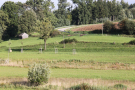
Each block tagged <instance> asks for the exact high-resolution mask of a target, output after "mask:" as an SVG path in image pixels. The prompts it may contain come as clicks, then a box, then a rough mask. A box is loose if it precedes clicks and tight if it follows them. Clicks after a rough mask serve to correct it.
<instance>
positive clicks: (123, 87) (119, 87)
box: [114, 84, 127, 90]
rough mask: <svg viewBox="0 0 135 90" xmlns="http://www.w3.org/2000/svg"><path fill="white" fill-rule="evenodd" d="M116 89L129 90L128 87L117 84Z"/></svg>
mask: <svg viewBox="0 0 135 90" xmlns="http://www.w3.org/2000/svg"><path fill="white" fill-rule="evenodd" d="M114 88H116V89H124V90H125V89H127V86H125V85H123V84H116V85H114Z"/></svg>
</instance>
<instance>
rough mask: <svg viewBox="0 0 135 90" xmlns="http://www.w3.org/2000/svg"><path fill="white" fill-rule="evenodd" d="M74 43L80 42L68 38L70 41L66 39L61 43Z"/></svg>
mask: <svg viewBox="0 0 135 90" xmlns="http://www.w3.org/2000/svg"><path fill="white" fill-rule="evenodd" d="M72 42H78V41H77V40H76V39H75V38H73V39H70V38H68V39H64V40H63V41H61V42H60V43H61V44H62V43H72Z"/></svg>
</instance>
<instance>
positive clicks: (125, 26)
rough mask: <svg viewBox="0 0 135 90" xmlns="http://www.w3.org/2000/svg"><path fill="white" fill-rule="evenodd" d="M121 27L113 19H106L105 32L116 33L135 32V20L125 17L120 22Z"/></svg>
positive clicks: (129, 33) (131, 33)
mask: <svg viewBox="0 0 135 90" xmlns="http://www.w3.org/2000/svg"><path fill="white" fill-rule="evenodd" d="M118 27H119V28H116V24H115V23H113V22H111V21H106V22H105V23H104V32H105V33H110V34H112V33H114V34H128V35H133V34H135V22H134V21H133V20H129V19H123V20H122V21H120V22H119V24H118Z"/></svg>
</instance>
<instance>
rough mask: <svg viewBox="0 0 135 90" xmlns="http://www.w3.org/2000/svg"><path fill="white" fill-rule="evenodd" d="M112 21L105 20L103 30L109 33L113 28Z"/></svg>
mask: <svg viewBox="0 0 135 90" xmlns="http://www.w3.org/2000/svg"><path fill="white" fill-rule="evenodd" d="M113 26H114V25H113V23H112V22H111V21H106V22H105V23H104V32H106V33H109V32H110V31H111V30H112V28H113Z"/></svg>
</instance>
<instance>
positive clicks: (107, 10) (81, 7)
mask: <svg viewBox="0 0 135 90" xmlns="http://www.w3.org/2000/svg"><path fill="white" fill-rule="evenodd" d="M72 2H73V5H71V4H70V3H68V2H67V0H58V9H57V10H55V11H53V9H54V4H53V2H51V0H27V1H26V2H25V3H21V2H17V3H14V2H12V1H6V2H5V3H4V4H3V5H2V6H1V8H0V40H1V39H2V38H3V39H7V38H11V37H16V36H18V34H20V33H23V32H26V33H28V34H30V33H31V32H34V31H41V30H44V28H45V27H44V25H45V24H46V23H49V27H48V28H51V29H54V28H55V27H61V26H68V25H71V24H72V25H80V24H91V23H96V22H98V21H100V22H103V21H104V20H107V19H110V20H112V21H114V20H122V19H124V18H131V19H133V18H134V19H135V4H131V5H128V3H125V2H124V1H123V0H121V2H116V0H111V1H110V0H72ZM73 6H74V7H73ZM44 32H45V31H44ZM48 32H50V30H48ZM42 35H43V33H42ZM46 35H49V33H47V34H46ZM47 37H48V36H47ZM47 37H44V38H47Z"/></svg>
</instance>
